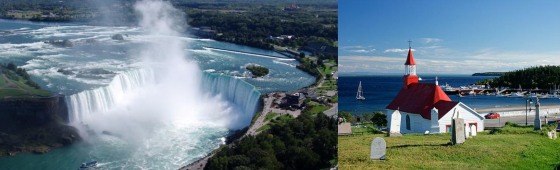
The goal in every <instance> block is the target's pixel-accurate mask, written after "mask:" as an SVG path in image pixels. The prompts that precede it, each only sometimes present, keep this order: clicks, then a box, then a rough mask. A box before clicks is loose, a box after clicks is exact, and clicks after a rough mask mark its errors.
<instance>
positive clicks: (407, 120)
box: [406, 115, 410, 130]
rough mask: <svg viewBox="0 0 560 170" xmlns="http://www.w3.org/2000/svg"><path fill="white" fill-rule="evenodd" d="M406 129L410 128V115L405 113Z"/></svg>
mask: <svg viewBox="0 0 560 170" xmlns="http://www.w3.org/2000/svg"><path fill="white" fill-rule="evenodd" d="M406 130H410V116H409V115H406Z"/></svg>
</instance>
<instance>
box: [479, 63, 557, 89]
mask: <svg viewBox="0 0 560 170" xmlns="http://www.w3.org/2000/svg"><path fill="white" fill-rule="evenodd" d="M487 83H488V84H490V85H491V86H492V87H510V88H519V85H521V87H523V88H531V89H534V88H537V87H538V88H540V89H549V88H554V85H555V84H556V85H560V66H551V65H549V66H536V67H529V68H524V69H520V70H515V71H510V72H506V73H504V74H503V75H502V76H500V77H496V78H493V79H486V80H481V81H477V82H476V84H479V85H483V84H487Z"/></svg>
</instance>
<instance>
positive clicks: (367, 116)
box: [362, 113, 373, 122]
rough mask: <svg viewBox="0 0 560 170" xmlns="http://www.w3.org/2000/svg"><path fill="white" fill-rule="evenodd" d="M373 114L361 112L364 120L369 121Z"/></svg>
mask: <svg viewBox="0 0 560 170" xmlns="http://www.w3.org/2000/svg"><path fill="white" fill-rule="evenodd" d="M372 116H373V114H372V113H363V114H362V117H364V122H370V121H371V118H372Z"/></svg>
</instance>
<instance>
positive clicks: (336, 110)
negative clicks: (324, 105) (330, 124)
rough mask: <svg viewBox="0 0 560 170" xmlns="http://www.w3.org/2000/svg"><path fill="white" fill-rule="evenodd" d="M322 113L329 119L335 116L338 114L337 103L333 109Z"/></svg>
mask: <svg viewBox="0 0 560 170" xmlns="http://www.w3.org/2000/svg"><path fill="white" fill-rule="evenodd" d="M323 113H324V114H325V115H327V116H329V117H331V116H333V115H335V114H337V113H338V103H334V104H333V107H331V108H330V109H329V110H326V111H324V112H323Z"/></svg>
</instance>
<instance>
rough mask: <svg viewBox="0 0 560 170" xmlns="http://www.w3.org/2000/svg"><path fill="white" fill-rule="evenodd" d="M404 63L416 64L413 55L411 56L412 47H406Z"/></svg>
mask: <svg viewBox="0 0 560 170" xmlns="http://www.w3.org/2000/svg"><path fill="white" fill-rule="evenodd" d="M404 65H416V63H415V62H414V57H412V48H410V47H409V48H408V57H406V63H404Z"/></svg>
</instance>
